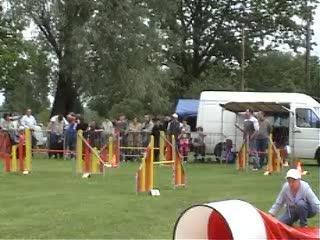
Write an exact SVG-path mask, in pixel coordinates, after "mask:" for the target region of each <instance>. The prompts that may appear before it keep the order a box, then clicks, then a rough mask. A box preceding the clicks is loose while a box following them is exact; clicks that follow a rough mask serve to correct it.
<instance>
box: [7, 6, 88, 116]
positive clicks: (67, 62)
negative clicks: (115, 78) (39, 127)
mask: <svg viewBox="0 0 320 240" xmlns="http://www.w3.org/2000/svg"><path fill="white" fill-rule="evenodd" d="M91 2H92V1H89V0H78V1H73V0H65V1H63V0H10V3H11V6H12V11H13V12H14V13H15V14H16V15H18V16H24V17H25V19H27V20H30V21H32V22H34V23H35V24H36V25H37V27H38V28H39V31H40V32H41V34H42V35H43V36H44V39H45V40H46V43H47V45H48V46H50V48H51V51H52V56H53V57H55V58H56V59H57V62H58V64H57V66H58V73H57V75H58V80H57V84H56V91H55V98H54V103H53V108H52V111H51V115H55V114H58V113H63V114H66V113H68V112H70V111H80V110H81V104H80V99H79V92H78V85H79V84H77V79H75V77H74V74H75V72H77V71H78V70H77V67H78V66H77V62H78V57H79V55H81V54H79V51H80V50H81V39H82V38H81V37H80V36H81V35H79V34H80V33H81V28H82V27H83V26H84V24H85V23H86V22H87V20H88V19H89V18H90V16H91Z"/></svg>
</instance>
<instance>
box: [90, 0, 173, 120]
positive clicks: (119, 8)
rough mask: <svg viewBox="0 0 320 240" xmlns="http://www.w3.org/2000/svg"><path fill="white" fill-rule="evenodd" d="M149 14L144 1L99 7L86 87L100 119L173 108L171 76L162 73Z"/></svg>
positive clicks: (101, 3)
mask: <svg viewBox="0 0 320 240" xmlns="http://www.w3.org/2000/svg"><path fill="white" fill-rule="evenodd" d="M114 13H116V14H114ZM147 13H148V9H147V8H146V6H145V4H144V2H143V1H116V0H113V1H110V0H104V1H99V2H97V3H96V6H95V14H94V16H93V17H92V19H91V21H90V22H89V24H88V29H90V31H89V30H88V31H87V34H88V37H87V39H90V44H88V46H90V47H89V48H88V50H87V56H88V58H87V59H86V61H87V63H89V64H87V70H86V73H88V74H87V77H88V79H90V80H89V81H87V85H86V86H85V87H86V89H87V90H88V91H87V95H86V96H87V99H88V102H89V106H90V107H91V108H92V109H94V110H96V111H98V112H99V114H101V115H107V114H108V112H110V114H111V115H113V116H115V115H116V113H117V112H124V113H127V114H129V115H133V114H137V115H140V114H143V113H144V112H149V113H150V112H163V111H164V110H165V109H167V108H168V100H169V99H168V98H167V95H168V93H167V89H168V86H169V83H168V81H167V80H168V77H167V75H166V73H165V72H163V71H162V70H160V68H159V66H160V64H161V61H162V59H163V57H162V56H160V55H159V52H160V47H161V43H160V42H159V34H158V33H157V31H155V30H156V29H155V28H153V27H152V26H150V25H149V22H148V19H147V16H148V15H147ZM96 26H99V27H98V28H97V27H96Z"/></svg>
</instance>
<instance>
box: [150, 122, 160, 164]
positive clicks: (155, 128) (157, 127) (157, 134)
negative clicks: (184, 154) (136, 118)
mask: <svg viewBox="0 0 320 240" xmlns="http://www.w3.org/2000/svg"><path fill="white" fill-rule="evenodd" d="M153 122H154V126H153V128H152V131H151V134H152V135H153V137H154V147H155V148H157V149H154V161H159V160H160V159H159V153H160V151H159V147H160V131H161V123H160V119H159V118H154V119H153Z"/></svg>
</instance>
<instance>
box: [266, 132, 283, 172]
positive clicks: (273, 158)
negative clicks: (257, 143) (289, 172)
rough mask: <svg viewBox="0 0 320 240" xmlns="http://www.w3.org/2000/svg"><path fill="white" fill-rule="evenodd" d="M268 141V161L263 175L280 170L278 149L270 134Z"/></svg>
mask: <svg viewBox="0 0 320 240" xmlns="http://www.w3.org/2000/svg"><path fill="white" fill-rule="evenodd" d="M268 141H269V144H268V163H267V170H266V171H265V173H264V174H265V175H269V174H270V173H272V172H281V169H282V164H281V156H280V151H279V149H277V148H276V146H275V145H274V143H273V141H272V134H270V136H269V139H268Z"/></svg>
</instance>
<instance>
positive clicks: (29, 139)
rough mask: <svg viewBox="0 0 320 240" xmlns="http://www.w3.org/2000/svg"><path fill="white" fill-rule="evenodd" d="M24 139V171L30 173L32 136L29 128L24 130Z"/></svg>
mask: <svg viewBox="0 0 320 240" xmlns="http://www.w3.org/2000/svg"><path fill="white" fill-rule="evenodd" d="M25 135H26V136H25V139H26V157H25V169H24V170H26V171H28V172H30V171H31V158H32V136H31V131H30V129H29V128H26V130H25Z"/></svg>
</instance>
